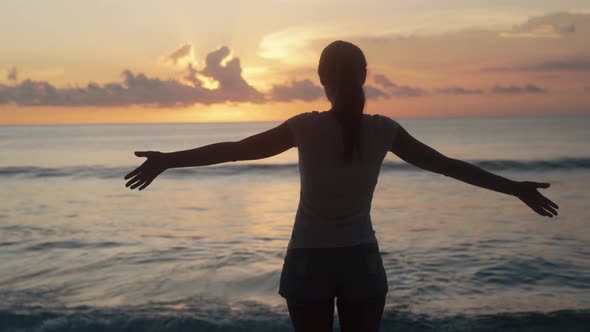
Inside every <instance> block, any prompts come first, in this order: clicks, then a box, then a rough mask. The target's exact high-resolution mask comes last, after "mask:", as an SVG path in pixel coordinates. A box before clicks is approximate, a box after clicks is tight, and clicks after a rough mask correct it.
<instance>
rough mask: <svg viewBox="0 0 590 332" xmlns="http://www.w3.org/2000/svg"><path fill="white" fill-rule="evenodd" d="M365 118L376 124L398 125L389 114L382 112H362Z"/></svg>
mask: <svg viewBox="0 0 590 332" xmlns="http://www.w3.org/2000/svg"><path fill="white" fill-rule="evenodd" d="M364 116H365V118H366V119H368V120H369V121H370V122H372V123H375V124H376V125H381V126H388V127H392V126H393V127H398V126H399V123H398V122H397V121H395V120H394V119H392V118H390V117H389V116H386V115H382V114H364Z"/></svg>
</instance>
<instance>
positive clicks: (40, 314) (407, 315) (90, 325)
mask: <svg viewBox="0 0 590 332" xmlns="http://www.w3.org/2000/svg"><path fill="white" fill-rule="evenodd" d="M589 320H590V310H562V311H555V312H547V313H544V312H523V313H497V314H487V315H452V316H445V317H433V316H429V315H425V314H414V313H411V312H406V311H397V310H387V309H386V311H385V313H384V315H383V320H382V323H381V330H382V331H405V332H430V331H441V332H445V331H483V332H485V331H504V332H513V331H546V332H549V331H571V332H577V331H580V332H582V331H588V321H589ZM334 325H335V329H334V330H335V331H340V327H339V322H338V319H337V318H335V321H334ZM292 330H293V329H292V325H291V322H290V320H289V316H288V314H287V313H286V312H285V311H283V312H277V311H275V310H273V308H271V307H267V306H264V305H260V304H257V303H246V304H243V305H242V306H240V307H232V306H211V305H209V306H202V307H191V308H185V309H171V308H170V307H154V306H151V307H134V308H101V309H93V308H88V307H79V308H73V309H67V310H45V309H43V308H41V307H36V308H28V309H26V310H23V309H12V310H10V309H9V310H0V331H3V332H25V331H38V332H53V331H56V332H57V331H60V332H74V331H105V332H109V331H145V332H151V331H154V332H155V331H162V332H166V331H170V332H173V331H218V332H222V331H259V332H264V331H292Z"/></svg>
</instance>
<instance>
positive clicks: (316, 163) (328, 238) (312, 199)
mask: <svg viewBox="0 0 590 332" xmlns="http://www.w3.org/2000/svg"><path fill="white" fill-rule="evenodd" d="M287 125H288V126H289V128H290V129H291V131H292V133H293V137H294V139H295V145H296V146H297V149H298V152H299V174H300V183H301V192H300V199H299V207H298V209H297V215H296V217H295V223H294V225H293V232H292V234H291V240H290V241H289V245H288V248H325V247H345V246H354V245H358V244H361V243H377V238H376V237H375V231H374V230H373V225H372V223H371V216H370V210H371V201H372V199H373V191H374V190H375V185H376V184H377V178H378V176H379V170H380V169H381V164H382V162H383V159H384V158H385V155H386V154H387V152H388V151H389V150H390V148H391V145H392V143H393V139H394V137H395V134H396V133H397V130H398V129H399V124H398V123H397V122H396V121H394V120H392V119H390V118H388V117H386V116H381V115H367V114H364V115H363V125H362V131H361V140H360V149H361V156H362V158H361V159H360V160H358V159H356V158H354V157H353V161H352V162H350V163H346V162H345V161H344V158H343V154H344V145H343V143H342V126H341V125H340V123H339V122H338V121H337V120H336V118H335V117H334V116H333V115H332V114H331V113H330V112H328V111H326V112H307V113H302V114H299V115H296V116H294V117H292V118H290V119H288V120H287ZM353 156H356V151H355V154H354V155H353Z"/></svg>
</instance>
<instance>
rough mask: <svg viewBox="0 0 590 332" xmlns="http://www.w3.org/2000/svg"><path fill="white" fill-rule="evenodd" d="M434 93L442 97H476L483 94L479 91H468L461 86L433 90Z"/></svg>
mask: <svg viewBox="0 0 590 332" xmlns="http://www.w3.org/2000/svg"><path fill="white" fill-rule="evenodd" d="M435 92H436V93H440V94H443V95H476V94H482V93H484V91H483V90H481V89H470V88H464V87H461V86H450V87H446V88H439V89H436V90H435Z"/></svg>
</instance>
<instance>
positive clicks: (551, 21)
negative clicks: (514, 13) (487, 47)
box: [500, 13, 582, 38]
mask: <svg viewBox="0 0 590 332" xmlns="http://www.w3.org/2000/svg"><path fill="white" fill-rule="evenodd" d="M580 15H582V14H571V13H556V14H551V15H544V16H536V17H531V18H530V19H528V20H527V21H526V22H524V23H523V24H520V25H516V26H514V27H513V28H512V29H511V30H510V31H505V32H502V33H500V37H503V38H562V37H566V36H568V35H572V34H575V33H576V30H577V28H576V26H577V25H576V21H577V18H578V17H579V16H580Z"/></svg>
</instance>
